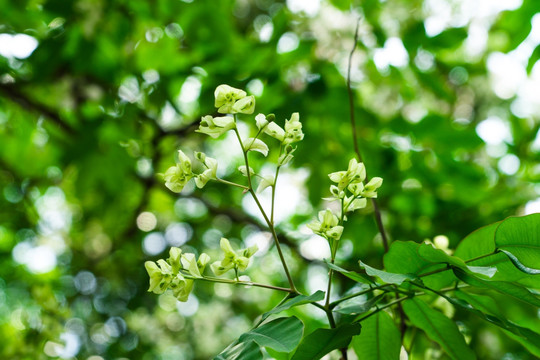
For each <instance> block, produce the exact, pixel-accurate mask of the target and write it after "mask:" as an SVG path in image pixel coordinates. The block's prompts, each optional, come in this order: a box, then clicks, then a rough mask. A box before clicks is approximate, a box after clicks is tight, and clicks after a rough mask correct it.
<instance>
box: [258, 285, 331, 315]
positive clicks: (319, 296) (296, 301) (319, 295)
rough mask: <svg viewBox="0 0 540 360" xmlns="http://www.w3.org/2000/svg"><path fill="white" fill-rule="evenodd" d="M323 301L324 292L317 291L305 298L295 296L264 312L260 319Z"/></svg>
mask: <svg viewBox="0 0 540 360" xmlns="http://www.w3.org/2000/svg"><path fill="white" fill-rule="evenodd" d="M323 299H324V291H321V290H319V291H317V292H315V293H314V294H312V295H309V296H306V295H297V296H295V297H293V298H292V299H289V300H287V301H285V302H284V303H283V304H281V305H278V306H276V307H275V308H273V309H272V310H270V311H268V312H265V313H264V314H263V315H262V319H263V320H264V319H266V318H267V317H268V316H270V315H272V314H277V313H280V312H282V311H285V310H288V309H290V308H292V307H295V306H299V305H305V304H309V303H312V302H316V301H321V300H323Z"/></svg>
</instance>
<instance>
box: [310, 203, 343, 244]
mask: <svg viewBox="0 0 540 360" xmlns="http://www.w3.org/2000/svg"><path fill="white" fill-rule="evenodd" d="M338 224H339V219H338V217H337V216H336V215H334V213H332V211H331V210H330V209H326V210H323V211H319V220H318V221H317V220H313V221H312V222H311V223H310V224H308V225H307V226H308V228H310V229H311V230H313V232H314V233H315V234H317V235H320V236H322V237H324V238H326V239H334V240H339V239H340V238H341V234H342V233H343V226H341V225H338Z"/></svg>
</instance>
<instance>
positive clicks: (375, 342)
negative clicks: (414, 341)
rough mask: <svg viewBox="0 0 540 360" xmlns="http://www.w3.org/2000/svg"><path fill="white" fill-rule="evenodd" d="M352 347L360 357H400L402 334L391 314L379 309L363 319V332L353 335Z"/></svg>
mask: <svg viewBox="0 0 540 360" xmlns="http://www.w3.org/2000/svg"><path fill="white" fill-rule="evenodd" d="M352 348H353V349H354V352H355V353H356V355H357V356H358V358H359V359H365V360H395V359H399V353H400V351H401V334H400V333H399V330H398V328H397V327H396V324H394V321H393V320H392V318H391V317H390V315H388V313H386V312H385V311H379V312H378V313H376V314H375V315H373V316H370V317H369V318H367V319H366V320H364V321H362V333H361V334H360V335H358V336H355V337H353V339H352Z"/></svg>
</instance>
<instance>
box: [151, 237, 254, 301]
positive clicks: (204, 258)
mask: <svg viewBox="0 0 540 360" xmlns="http://www.w3.org/2000/svg"><path fill="white" fill-rule="evenodd" d="M221 249H222V250H223V252H224V257H223V260H221V261H216V262H214V263H213V264H212V265H210V268H211V269H212V271H213V272H214V274H216V276H221V275H223V274H224V273H226V272H227V271H229V270H231V269H234V271H235V274H236V275H237V277H238V271H245V270H246V269H247V267H248V266H249V260H250V258H251V257H252V256H253V254H255V253H256V252H257V250H259V249H258V247H257V245H254V246H250V247H249V248H247V249H242V250H239V251H234V250H233V248H232V247H231V244H230V243H229V240H227V239H225V238H222V239H221ZM209 262H210V256H208V255H207V254H205V253H202V254H201V255H200V256H199V259H198V260H197V258H196V257H195V254H192V253H182V249H180V248H177V247H172V248H171V249H170V250H169V258H168V259H167V260H166V261H165V260H163V259H159V260H158V261H157V262H154V261H147V262H145V263H144V266H145V267H146V271H147V272H148V275H149V276H150V287H149V288H148V291H151V292H153V293H155V294H163V293H164V292H165V291H166V290H167V289H171V290H172V292H173V294H174V296H175V297H176V298H177V299H178V300H179V301H187V299H188V296H189V294H190V293H191V291H192V290H193V285H194V282H195V280H196V279H202V278H204V275H203V272H204V269H205V268H206V265H207V264H208V263H209Z"/></svg>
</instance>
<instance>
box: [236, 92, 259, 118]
mask: <svg viewBox="0 0 540 360" xmlns="http://www.w3.org/2000/svg"><path fill="white" fill-rule="evenodd" d="M254 110H255V96H253V95H250V96H246V97H245V98H242V99H240V100H238V101H237V102H235V103H234V105H233V106H232V113H233V114H235V113H242V114H253V111H254Z"/></svg>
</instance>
